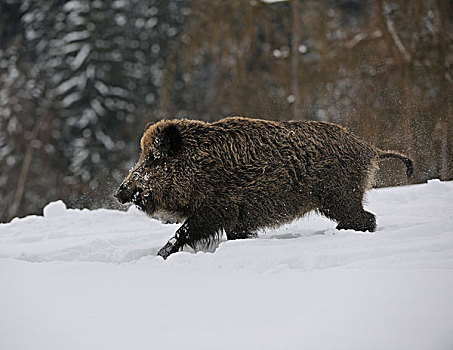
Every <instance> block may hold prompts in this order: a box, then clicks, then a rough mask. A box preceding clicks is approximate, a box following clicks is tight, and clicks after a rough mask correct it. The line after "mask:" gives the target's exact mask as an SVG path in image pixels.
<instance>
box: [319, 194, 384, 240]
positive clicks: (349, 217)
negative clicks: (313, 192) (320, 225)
mask: <svg viewBox="0 0 453 350" xmlns="http://www.w3.org/2000/svg"><path fill="white" fill-rule="evenodd" d="M319 211H320V212H321V213H322V214H324V215H325V216H326V217H328V218H329V219H332V220H335V221H336V222H337V223H338V225H337V229H338V230H356V231H370V232H374V231H375V230H376V217H375V216H374V215H373V214H371V213H370V212H368V211H366V210H364V209H363V206H362V200H361V198H357V197H355V198H351V197H350V198H344V199H341V200H339V199H331V200H330V201H329V202H328V203H326V204H325V205H324V206H323V208H320V210H319Z"/></svg>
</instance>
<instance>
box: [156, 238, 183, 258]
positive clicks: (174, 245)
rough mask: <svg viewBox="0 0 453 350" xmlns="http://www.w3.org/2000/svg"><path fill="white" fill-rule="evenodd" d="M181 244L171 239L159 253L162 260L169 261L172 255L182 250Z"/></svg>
mask: <svg viewBox="0 0 453 350" xmlns="http://www.w3.org/2000/svg"><path fill="white" fill-rule="evenodd" d="M180 247H181V246H180V244H179V243H178V241H176V240H175V239H174V238H172V239H170V240H169V241H168V242H167V243H166V244H165V245H164V246H163V247H162V248H161V249H160V250H159V252H158V253H157V255H159V256H161V257H162V258H164V260H165V259H167V258H168V257H169V256H170V255H171V254H173V253H177V252H178V251H179V248H180Z"/></svg>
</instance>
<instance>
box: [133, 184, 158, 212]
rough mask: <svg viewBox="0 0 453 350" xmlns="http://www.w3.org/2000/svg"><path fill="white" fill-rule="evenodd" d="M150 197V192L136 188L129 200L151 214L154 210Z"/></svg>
mask: <svg viewBox="0 0 453 350" xmlns="http://www.w3.org/2000/svg"><path fill="white" fill-rule="evenodd" d="M152 197H153V196H152V195H151V193H149V192H144V191H143V190H142V189H137V190H136V191H135V192H134V194H133V196H132V201H131V202H132V203H134V204H135V205H136V206H137V207H138V208H139V209H140V210H142V211H144V212H145V213H147V214H152V213H153V212H154V211H155V208H154V201H153V198H152Z"/></svg>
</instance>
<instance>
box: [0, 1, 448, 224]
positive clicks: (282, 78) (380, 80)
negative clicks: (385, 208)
mask: <svg viewBox="0 0 453 350" xmlns="http://www.w3.org/2000/svg"><path fill="white" fill-rule="evenodd" d="M452 96H453V1H451V0H416V1H411V0H395V1H391V0H326V1H320V0H291V1H282V2H264V1H260V0H231V1H224V0H192V1H190V0H168V1H164V0H114V1H110V0H109V1H107V0H70V1H66V0H0V197H1V198H2V200H1V202H0V221H7V220H9V219H11V218H12V217H14V216H23V215H26V214H30V213H40V212H41V209H42V207H43V206H44V205H45V204H46V203H47V202H49V201H51V200H55V199H63V200H64V201H65V202H66V203H67V204H68V205H69V206H71V207H88V208H94V207H100V206H103V207H113V206H114V205H115V204H114V203H115V201H114V199H113V198H112V197H111V194H112V193H113V191H114V190H115V189H116V187H117V186H118V184H119V183H120V182H121V180H122V178H123V177H124V176H125V175H126V173H127V171H128V169H129V168H130V167H131V166H132V165H133V162H134V161H135V160H136V159H137V156H138V154H139V137H140V135H141V133H142V130H143V126H144V125H145V124H146V123H147V122H148V121H157V120H159V119H161V118H163V117H190V118H197V119H204V120H209V121H213V120H218V119H220V118H221V117H223V116H230V115H243V116H250V117H260V118H266V119H275V120H300V119H307V120H308V119H312V120H323V121H332V122H336V123H340V124H342V125H345V126H347V127H348V128H349V129H350V130H351V131H353V132H354V133H356V134H357V135H359V136H361V137H362V138H364V139H366V140H368V141H370V142H372V143H374V144H375V145H377V146H379V147H381V148H385V149H395V150H399V151H402V152H405V153H407V154H409V155H410V156H412V157H413V158H414V159H415V162H416V177H415V181H416V182H423V181H426V180H427V179H430V178H441V179H444V180H448V179H452V178H453V170H452V169H453V150H452V146H453V145H452V131H453V130H452V124H453V123H452V121H453V98H452ZM394 163H398V162H386V163H382V164H381V170H380V172H379V178H378V185H380V186H384V185H395V184H399V183H404V181H405V179H404V171H403V169H402V167H401V165H400V164H394Z"/></svg>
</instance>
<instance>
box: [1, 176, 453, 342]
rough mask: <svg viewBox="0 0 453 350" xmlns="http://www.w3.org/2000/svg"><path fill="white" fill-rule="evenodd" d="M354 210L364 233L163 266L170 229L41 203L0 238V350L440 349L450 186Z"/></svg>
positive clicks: (325, 232) (397, 194) (307, 228)
mask: <svg viewBox="0 0 453 350" xmlns="http://www.w3.org/2000/svg"><path fill="white" fill-rule="evenodd" d="M367 198H368V209H369V210H370V211H372V212H374V213H375V214H376V215H377V221H378V230H377V232H376V233H359V232H355V231H337V230H335V224H334V223H333V222H331V221H329V220H327V219H325V218H323V217H320V216H318V215H315V214H311V215H309V216H307V217H305V218H303V219H301V220H298V221H296V222H294V223H292V224H290V225H287V226H284V227H282V228H280V229H278V230H269V231H267V232H261V233H260V237H259V238H258V239H250V240H242V241H232V242H222V243H221V244H220V245H219V246H218V247H217V249H216V250H215V252H214V253H212V252H209V251H206V252H198V253H194V252H189V251H186V252H180V253H177V254H174V255H172V256H171V257H170V258H169V259H168V260H167V261H163V260H162V259H161V258H160V257H156V253H157V251H158V249H159V248H160V247H161V246H162V245H163V244H164V243H165V242H166V241H167V239H168V238H169V237H170V236H171V235H172V234H173V233H174V231H175V230H176V229H177V228H178V225H163V224H161V223H160V222H158V221H156V220H152V219H149V218H148V217H146V216H145V215H144V214H143V213H141V212H139V211H138V210H137V209H136V208H135V207H131V208H130V209H129V210H127V211H126V212H122V211H114V210H105V209H100V210H91V211H90V210H75V209H67V208H66V205H65V204H64V203H63V202H62V201H58V202H53V203H50V204H49V205H47V206H46V207H45V208H44V210H43V216H28V217H25V218H21V219H17V218H16V219H14V220H13V221H12V222H11V223H8V224H1V225H0V276H1V278H0V310H2V311H1V313H0V348H1V349H37V348H45V349H62V348H64V349H81V348H83V349H98V348H109V349H124V348H134V349H142V348H143V349H145V348H146V349H149V348H157V347H165V348H166V349H179V348H184V349H232V348H234V349H253V348H256V349H383V348H385V349H451V348H453V299H452V297H451V296H452V295H453V271H452V270H453V214H452V213H453V201H452V199H453V182H440V181H438V180H434V181H430V182H429V183H427V184H421V185H413V186H404V187H398V188H385V189H376V190H371V191H370V192H369V193H368V195H367Z"/></svg>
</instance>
